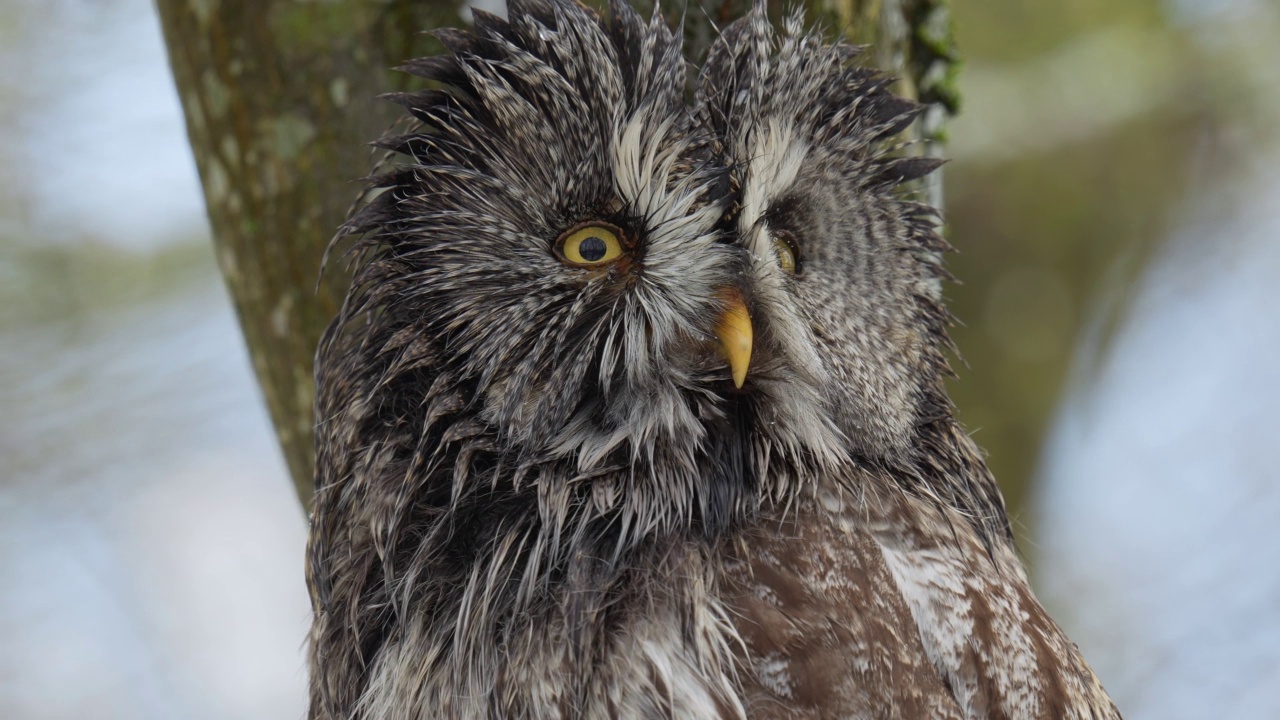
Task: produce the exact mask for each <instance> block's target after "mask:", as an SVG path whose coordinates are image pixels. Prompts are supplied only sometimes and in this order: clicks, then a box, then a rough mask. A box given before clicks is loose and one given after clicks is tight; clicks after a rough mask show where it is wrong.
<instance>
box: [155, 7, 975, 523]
mask: <svg viewBox="0 0 1280 720" xmlns="http://www.w3.org/2000/svg"><path fill="white" fill-rule="evenodd" d="M645 3H646V0H638V4H639V5H644V4H645ZM807 4H808V5H809V13H808V14H809V17H810V18H811V19H812V20H815V21H817V22H820V23H823V24H824V25H826V26H827V27H833V28H839V29H842V30H844V31H845V32H846V34H848V35H849V36H850V37H851V38H853V39H854V40H855V41H857V42H861V43H866V44H868V45H871V46H872V48H873V50H872V55H871V61H872V62H873V63H874V64H876V65H877V66H879V67H880V68H882V69H884V70H886V71H888V72H891V73H893V74H894V75H896V76H897V77H898V78H899V79H900V83H901V84H900V88H901V92H903V93H904V94H906V95H909V96H911V97H915V98H919V99H921V100H924V101H926V102H930V103H933V104H935V105H936V106H937V108H938V109H937V110H936V111H934V112H931V113H930V115H928V116H926V119H925V122H924V123H923V124H922V126H921V127H922V136H923V137H924V138H925V139H926V140H929V141H930V142H929V143H925V144H924V145H923V146H922V148H923V149H924V150H925V151H928V148H929V147H930V146H931V144H932V143H933V142H934V141H936V140H938V139H940V138H941V119H942V117H943V116H944V115H945V114H946V113H947V112H949V111H952V110H954V108H955V97H954V91H953V90H952V87H953V86H952V84H951V79H952V76H953V72H954V68H955V56H954V52H953V50H952V44H951V35H950V20H949V17H948V16H947V14H946V0H808V2H807ZM749 5H750V3H749V1H747V0H698V2H696V3H691V4H690V5H689V6H688V7H687V9H684V10H680V9H677V8H676V5H675V4H674V3H673V4H670V5H667V6H666V7H670V8H672V11H671V13H672V16H673V18H674V19H677V20H679V19H680V15H683V20H684V27H685V31H686V33H687V37H688V41H689V48H690V56H691V57H700V56H701V54H702V53H703V51H705V48H706V47H707V45H709V43H710V42H711V41H712V40H713V39H714V38H715V28H716V27H719V26H723V25H724V24H726V23H728V22H731V21H732V20H733V18H735V17H737V16H739V15H740V14H741V13H743V12H745V11H746V9H747V8H748V7H749ZM775 6H776V7H775ZM157 7H158V9H159V13H160V20H161V24H162V27H163V29H164V35H165V40H166V43H167V45H168V49H169V61H170V64H171V65H172V68H173V74H174V79H175V81H176V83H177V87H178V93H179V96H180V98H181V101H182V106H183V111H184V114H185V116H186V122H187V132H188V135H189V138H190V141H191V146H192V150H193V152H194V154H195V158H196V164H197V166H198V167H199V171H200V178H201V182H202V184H203V186H204V194H205V202H206V204H207V207H208V213H209V221H210V225H211V227H212V230H213V240H214V243H215V245H216V247H217V256H218V262H219V266H220V267H221V270H222V274H223V276H224V278H225V280H226V283H227V288H228V289H229V290H230V292H231V296H232V299H233V302H234V304H235V307H236V312H237V313H238V315H239V318H240V325H241V328H242V329H243V331H244V336H245V342H246V344H247V345H248V348H249V355H250V357H251V358H252V360H253V366H254V370H255V371H256V373H257V376H258V381H259V383H260V384H261V386H262V391H263V396H264V398H265V400H266V402H267V406H268V408H269V409H270V412H271V418H272V421H273V423H274V425H275V428H276V432H277V435H278V438H279V441H280V445H281V447H282V449H283V451H284V457H285V460H286V461H287V463H288V466H289V472H290V474H291V475H292V477H293V480H294V484H295V485H296V487H297V489H298V495H299V497H300V498H301V499H302V501H303V503H304V504H308V503H309V501H310V497H311V486H312V472H313V442H314V434H313V427H314V419H313V417H312V401H313V398H314V395H315V386H314V382H313V378H312V361H313V358H314V353H315V347H316V343H317V341H318V340H319V337H320V334H321V333H322V332H323V330H324V327H325V325H326V324H327V323H328V322H329V319H330V318H332V317H333V315H334V314H335V313H336V312H337V310H338V307H339V306H340V304H341V302H342V297H343V295H344V293H345V291H346V285H347V277H346V276H345V275H344V274H342V272H341V270H340V268H337V267H330V268H328V269H327V270H326V272H325V273H324V276H323V279H321V280H320V282H319V284H318V285H317V278H318V277H319V273H320V267H321V260H322V257H323V255H324V251H325V248H326V247H327V245H328V242H329V239H330V238H331V237H332V235H333V233H334V231H335V230H336V229H337V227H338V226H339V225H340V224H341V223H342V221H343V219H344V218H345V216H346V213H347V211H348V209H349V208H350V206H351V204H352V202H353V200H354V199H355V198H356V196H357V195H358V194H359V187H360V186H359V184H358V182H356V181H357V180H358V179H359V178H360V177H361V176H362V175H363V174H364V173H365V172H366V171H367V170H368V169H369V168H370V167H371V166H372V156H371V153H370V150H369V148H368V142H369V141H370V140H372V139H374V138H377V137H378V136H380V135H381V134H382V133H383V132H384V131H386V130H387V129H388V128H389V127H391V126H392V125H393V123H394V122H396V121H397V120H398V119H399V117H400V114H401V113H400V111H399V110H398V108H395V107H394V106H392V105H391V104H390V103H380V102H375V101H374V100H373V99H374V97H375V96H377V95H379V94H381V93H384V92H389V91H393V90H401V89H404V87H402V86H403V85H404V84H405V83H406V81H407V76H403V75H400V74H398V73H395V72H393V71H391V70H390V69H389V68H391V67H393V66H395V65H398V64H400V63H401V62H402V61H404V60H405V59H407V58H410V57H414V56H416V55H421V54H423V53H424V52H425V51H426V42H427V41H426V40H425V38H424V37H423V36H422V35H420V31H422V30H426V29H430V28H434V27H441V26H447V25H457V24H459V23H460V22H461V20H460V18H459V15H458V5H457V4H456V3H454V2H439V1H438V0H432V1H430V2H428V1H422V0H418V1H415V0H328V1H326V2H316V1H315V0H157ZM782 7H783V4H782V3H781V2H779V1H778V0H770V9H771V12H774V13H776V14H781V12H782ZM641 9H642V10H644V9H647V8H643V7H642V8H641ZM935 185H938V186H940V183H935Z"/></svg>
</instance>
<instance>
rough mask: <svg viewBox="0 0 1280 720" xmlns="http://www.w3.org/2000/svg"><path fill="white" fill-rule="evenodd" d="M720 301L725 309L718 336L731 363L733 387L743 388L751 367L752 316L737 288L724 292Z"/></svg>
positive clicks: (722, 313)
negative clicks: (748, 368) (748, 369)
mask: <svg viewBox="0 0 1280 720" xmlns="http://www.w3.org/2000/svg"><path fill="white" fill-rule="evenodd" d="M720 299H721V300H723V301H724V309H723V310H722V311H721V313H720V318H719V319H718V320H716V336H717V337H719V338H720V347H721V348H722V349H723V350H724V356H725V359H726V360H728V361H729V370H730V371H731V372H732V373H733V386H734V387H736V388H741V387H742V384H743V383H745V382H746V381H747V367H748V366H750V365H751V335H752V333H751V316H750V315H749V314H747V304H746V303H745V302H743V300H742V293H741V292H740V291H739V290H738V289H737V288H726V289H724V290H722V291H721V292H720Z"/></svg>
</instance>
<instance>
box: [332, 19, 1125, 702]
mask: <svg viewBox="0 0 1280 720" xmlns="http://www.w3.org/2000/svg"><path fill="white" fill-rule="evenodd" d="M609 14H610V17H609V18H608V19H602V18H600V17H598V16H597V15H595V14H594V13H593V12H592V11H591V10H588V9H586V8H584V7H583V6H580V5H577V4H575V3H573V2H571V1H570V0H512V2H511V4H510V8H509V18H508V19H506V20H504V19H500V18H497V17H494V16H491V15H487V14H484V13H480V12H477V13H476V14H475V23H474V28H473V29H472V30H470V31H443V32H440V33H439V35H438V37H439V39H440V40H441V41H442V43H443V44H444V45H445V47H446V48H447V53H446V54H444V55H442V56H438V57H432V58H427V59H422V60H417V61H414V62H412V63H411V64H410V65H409V66H408V69H409V70H410V71H411V72H413V73H415V74H417V75H420V76H422V77H425V78H427V79H428V80H430V81H431V82H432V83H433V84H432V86H431V88H430V89H427V90H423V91H420V92H416V93H410V94H406V95H402V96H399V97H398V98H397V99H398V100H399V101H400V102H401V103H402V104H403V105H405V106H406V107H407V108H408V111H409V113H411V114H412V116H413V117H414V118H416V125H415V126H414V128H413V129H412V130H411V132H409V133H408V134H405V135H402V136H398V137H393V138H388V139H385V140H383V141H382V145H383V146H384V147H386V148H389V149H390V150H393V151H395V152H397V153H400V154H401V157H402V158H403V159H402V161H401V162H399V163H398V164H397V165H395V166H394V167H393V168H392V169H391V170H390V171H388V172H384V173H383V174H381V175H380V176H379V177H377V179H376V180H375V181H374V186H375V187H376V188H377V191H378V192H377V194H376V195H375V197H374V199H372V200H371V201H369V202H368V203H367V204H366V205H364V207H363V208H362V209H360V210H359V211H357V213H356V214H354V215H353V217H352V219H351V220H350V221H349V223H348V225H347V227H346V232H347V234H348V236H351V237H356V238H358V240H357V244H356V248H355V257H356V261H355V264H356V272H355V279H354V283H353V286H352V289H351V292H350V294H349V296H348V299H347V302H346V305H345V307H344V308H343V309H342V312H341V314H340V316H339V317H338V318H337V320H335V322H334V324H333V325H332V326H331V328H330V330H329V332H328V334H327V335H326V337H325V339H324V341H323V342H322V345H321V349H320V353H319V357H318V374H317V378H318V383H319V396H318V403H317V413H318V447H317V453H318V458H317V462H318V468H319V469H318V475H317V490H316V498H315V512H314V516H313V519H312V529H311V539H310V544H309V552H308V555H309V559H308V580H309V585H310V588H311V594H312V602H313V604H314V609H315V617H314V626H313V630H312V633H311V650H310V658H311V685H312V693H311V711H310V713H311V717H312V718H314V719H316V720H339V719H342V720H347V719H348V718H370V719H371V718H391V719H400V718H405V719H408V718H530V719H533V718H539V719H541V718H563V719H569V718H1111V717H1117V716H1118V714H1117V712H1116V710H1115V708H1114V706H1113V705H1112V703H1111V701H1110V700H1109V699H1108V697H1107V695H1106V693H1105V692H1104V691H1103V689H1102V687H1101V686H1100V685H1099V683H1098V681H1097V680H1096V678H1095V677H1094V675H1093V673H1092V671H1091V670H1090V669H1089V667H1088V666H1087V665H1086V663H1085V661H1084V660H1083V659H1082V658H1081V656H1080V654H1079V652H1078V651H1077V650H1076V648H1075V646H1074V645H1073V644H1072V643H1071V642H1070V641H1069V640H1068V639H1067V638H1066V637H1065V636H1064V635H1063V633H1062V631H1061V630H1060V629H1059V628H1058V626H1057V625H1056V624H1055V623H1054V622H1053V621H1052V620H1051V619H1050V618H1049V617H1048V616H1047V615H1046V614H1045V611H1044V610H1043V608H1042V607H1041V606H1040V604H1039V603H1038V602H1037V600H1036V599H1035V597H1034V596H1033V595H1032V592H1031V590H1030V589H1029V587H1028V584H1027V579H1026V576H1025V574H1024V572H1023V569H1022V567H1021V564H1020V562H1019V560H1018V558H1017V556H1016V554H1015V550H1014V548H1013V542H1012V539H1011V534H1010V531H1009V525H1008V521H1007V519H1006V516H1005V511H1004V507H1003V502H1002V500H1001V498H1000V495H999V493H998V491H997V489H996V486H995V484H994V482H993V480H992V478H991V476H990V474H989V473H988V471H987V469H986V467H985V465H984V464H983V461H982V459H981V456H980V454H979V453H978V451H977V450H976V448H975V446H974V445H973V443H972V441H971V440H970V439H969V438H968V436H966V435H965V434H964V432H963V431H962V430H960V428H959V427H958V426H957V424H956V422H955V421H954V420H953V417H952V411H951V405H950V403H949V401H948V399H947V397H946V395H945V394H944V390H943V386H942V377H943V376H944V375H945V373H946V372H947V369H946V360H945V359H944V352H945V350H946V348H947V340H946V335H945V325H946V324H947V321H948V316H947V313H946V311H945V309H944V307H943V304H942V300H941V289H940V287H941V282H942V278H943V275H944V273H943V271H942V269H941V268H940V265H939V256H940V253H941V252H942V251H944V250H945V249H946V243H945V242H943V240H942V239H941V238H940V236H939V235H938V233H937V228H936V225H937V214H936V213H935V211H933V210H931V209H930V208H929V207H926V206H923V205H921V204H918V203H916V202H913V201H911V200H910V199H909V198H907V197H906V196H904V193H903V192H902V189H901V187H900V185H901V184H902V183H903V182H904V181H908V180H912V179H916V178H919V177H921V176H923V175H925V174H926V173H927V172H929V171H930V170H931V169H932V168H933V167H934V166H935V164H936V163H934V162H932V161H929V160H921V159H918V158H916V159H904V158H902V157H898V156H897V155H896V154H895V153H893V152H891V150H892V146H891V143H892V138H894V137H895V136H896V135H898V134H899V133H900V132H901V131H902V130H903V129H904V128H905V127H906V126H907V125H908V124H909V123H910V122H911V120H912V119H913V118H914V117H915V116H916V115H917V113H918V108H917V107H916V106H915V105H914V104H913V103H911V102H908V101H906V100H902V99H898V98H896V97H894V96H893V95H892V94H891V93H890V92H889V91H888V90H887V89H886V86H887V84H888V83H887V80H885V79H884V78H882V77H880V76H878V75H876V74H875V73H874V72H871V71H869V70H865V69H862V68H860V67H858V66H857V65H856V64H855V63H854V56H855V54H856V51H855V49H853V48H852V47H850V46H847V45H843V44H828V43H826V42H824V41H823V40H822V38H821V37H819V36H818V35H815V34H808V33H806V32H805V31H804V30H802V28H801V22H800V19H799V18H798V17H793V18H792V19H791V20H789V21H787V22H786V23H785V24H784V27H783V28H782V29H781V30H775V29H774V27H773V25H772V24H771V23H770V21H769V20H768V19H767V17H766V15H765V13H764V12H763V10H762V9H761V8H759V7H757V8H756V10H754V11H752V12H751V13H750V14H749V15H748V16H746V17H745V18H744V19H742V20H740V21H738V22H736V23H734V24H732V25H731V26H729V27H727V28H725V29H724V31H723V32H722V34H721V36H720V37H719V39H718V40H717V41H716V42H715V44H714V47H713V49H712V50H711V52H710V54H709V57H708V58H707V59H706V60H705V62H704V64H703V67H702V68H701V71H700V73H699V80H698V82H697V83H696V85H697V88H696V90H695V91H693V92H692V93H690V92H686V86H687V84H688V77H689V76H690V72H689V68H688V66H687V64H686V61H685V59H684V57H683V55H682V50H681V44H680V40H679V36H678V34H677V33H675V32H673V31H672V30H671V29H670V28H669V27H668V26H667V25H665V24H664V23H663V22H662V21H661V20H660V19H659V17H658V16H657V15H655V19H654V20H653V21H652V22H648V23H646V22H644V21H642V20H641V19H640V18H639V17H638V16H637V15H636V14H635V13H634V11H632V10H631V9H630V8H629V7H628V6H626V5H625V4H623V3H621V2H615V3H614V5H613V6H612V8H611V9H610V13H609ZM690 98H692V99H690Z"/></svg>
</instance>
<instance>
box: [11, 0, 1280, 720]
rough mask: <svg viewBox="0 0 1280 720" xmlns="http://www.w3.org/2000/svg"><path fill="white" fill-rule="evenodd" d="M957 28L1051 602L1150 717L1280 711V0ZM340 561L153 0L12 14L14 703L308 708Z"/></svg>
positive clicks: (994, 382) (987, 415)
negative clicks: (226, 278)
mask: <svg viewBox="0 0 1280 720" xmlns="http://www.w3.org/2000/svg"><path fill="white" fill-rule="evenodd" d="M953 12H954V17H955V20H956V23H957V36H958V40H959V44H960V47H961V50H962V52H963V54H964V57H965V60H966V66H965V68H964V70H963V72H962V74H961V76H960V92H961V97H962V102H963V112H962V114H961V116H960V117H959V118H958V119H957V120H956V121H954V122H953V123H952V124H951V126H950V129H949V137H950V139H951V144H950V147H949V149H948V155H949V156H950V157H952V158H954V160H953V162H952V163H951V164H949V165H948V166H947V168H946V177H945V196H946V202H947V214H948V217H949V220H950V224H951V235H952V241H953V243H954V244H955V245H956V246H957V247H958V248H959V250H960V252H959V253H958V254H956V255H953V256H952V257H951V258H950V267H951V269H952V270H953V272H954V273H955V274H956V275H957V276H958V277H959V278H960V280H961V282H960V283H958V284H954V285H952V286H950V289H949V293H950V295H951V298H952V302H953V307H954V310H955V312H956V314H957V316H958V317H959V318H960V320H961V322H962V323H963V324H962V325H961V326H960V327H957V328H956V329H955V331H954V333H955V338H956V341H957V343H958V345H959V347H960V350H961V353H962V355H963V358H964V361H965V362H964V363H963V364H958V367H957V369H958V372H959V375H960V378H959V380H958V381H957V382H955V383H954V384H953V388H952V390H953V393H954V397H955V399H956V401H957V403H958V404H959V407H960V414H961V417H962V419H963V421H964V422H965V424H966V426H967V427H968V428H969V429H970V430H971V431H973V432H974V433H975V436H976V438H977V439H978V441H979V442H980V443H981V444H982V445H983V446H984V447H985V448H986V450H987V451H988V453H989V459H990V462H991V465H992V467H993V469H994V470H995V473H996V475H997V477H998V478H999V479H1000V480H1001V483H1002V485H1003V486H1004V488H1005V491H1006V493H1007V495H1008V497H1009V501H1010V509H1011V513H1012V514H1013V517H1014V521H1015V525H1016V527H1017V531H1018V533H1019V536H1020V538H1021V542H1022V547H1023V551H1024V553H1025V554H1026V556H1027V559H1028V561H1029V562H1030V564H1031V565H1032V568H1033V572H1034V575H1035V578H1036V582H1037V585H1038V587H1039V589H1040V591H1041V593H1042V595H1043V596H1044V598H1045V599H1046V602H1047V603H1048V604H1049V605H1050V606H1051V609H1052V610H1053V612H1054V613H1055V615H1056V616H1057V617H1058V618H1059V619H1060V621H1061V622H1062V624H1063V625H1065V626H1066V627H1067V629H1068V631H1069V632H1070V633H1071V635H1072V636H1073V638H1074V639H1076V640H1077V641H1078V642H1079V644H1080V645H1081V646H1082V648H1083V649H1084V651H1085V654H1086V655H1087V657H1088V658H1089V659H1090V660H1091V662H1092V663H1093V664H1094V666H1095V668H1096V670H1097V671H1098V674H1099V675H1100V677H1101V678H1102V680H1103V682H1104V684H1106V685H1107V687H1108V688H1109V690H1110V691H1111V693H1112V694H1113V696H1114V697H1115V699H1116V701H1117V703H1118V704H1119V706H1120V707H1121V709H1122V711H1124V712H1125V714H1126V717H1129V718H1137V719H1142V718H1207V717H1224V718H1225V717H1230V718H1276V717H1280V470H1278V469H1277V468H1280V463H1277V461H1276V459H1275V456H1274V455H1273V453H1274V452H1276V441H1277V438H1278V436H1280V433H1278V431H1277V421H1276V419H1275V415H1276V409H1277V408H1280V362H1278V361H1277V357H1280V280H1277V279H1278V278H1280V136H1278V135H1277V129H1278V128H1280V4H1278V3H1276V2H1272V1H1268V0H1123V1H1121V0H1063V1H1061V2H1054V3H1027V2H1024V1H1023V0H955V2H954V8H953ZM357 172H359V170H353V175H354V174H355V173H357ZM304 540H305V524H304V520H303V516H302V511H301V509H300V507H299V505H298V502H297V500H296V497H295V495H294V492H293V489H292V487H291V485H290V483H289V481H288V478H287V474H286V470H285V467H284V463H283V462H282V460H281V458H280V454H279V450H278V449H277V447H276V444H275V439H274V435H273V433H272V431H271V428H270V424H269V422H268V420H267V416H266V412H265V410H264V409H263V406H262V402H261V397H260V394H259V392H258V390H257V387H256V385H255V383H254V381H253V377H252V372H251V368H250V365H249V361H248V358H247V356H246V353H245V350H244V345H243V341H242V340H241V338H240V335H239V332H238V329H237V326H236V324H235V319H234V317H233V314H232V311H231V307H230V303H229V301H228V298H227V296H226V293H225V291H224V289H223V286H222V283H221V280H220V278H219V276H218V273H217V269H216V266H215V262H214V255H213V250H212V247H211V244H210V241H209V237H208V229H207V227H206V223H205V217H204V212H203V206H202V201H201V195H200V189H199V184H198V180H197V177H196V174H195V168H194V165H193V162H192V160H191V154H190V151H189V149H188V147H187V143H186V135H185V129H184V126H183V121H182V115H181V111H180V108H179V105H178V100H177V96H176V94H175V91H174V88H173V82H172V79H171V77H170V75H169V70H168V67H167V64H166V58H165V52H164V47H163V43H162V40H161V36H160V30H159V25H158V23H157V20H156V17H155V10H154V8H153V7H152V5H151V4H150V3H149V2H147V0H0V588H3V590H2V591H0V717H4V718H14V719H21V720H27V719H32V720H34V719H37V718H50V719H55V718H56V719H62V718H81V717H94V718H148V719H149V718H163V719H168V718H193V719H194V718H249V719H256V718H262V719H264V720H265V719H267V718H300V717H302V716H303V714H304V710H305V702H304V696H305V691H304V682H305V673H304V660H303V640H304V634H305V630H306V626H307V613H308V605H307V600H306V595H305V591H304V588H303V580H302V553H303V544H304Z"/></svg>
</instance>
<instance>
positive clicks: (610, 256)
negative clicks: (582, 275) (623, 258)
mask: <svg viewBox="0 0 1280 720" xmlns="http://www.w3.org/2000/svg"><path fill="white" fill-rule="evenodd" d="M621 236H622V231H621V230H620V229H618V228H616V227H614V226H612V225H606V224H604V223H591V224H590V225H583V226H581V227H578V228H575V229H573V230H570V231H569V232H567V233H565V234H564V235H561V236H560V240H559V242H557V243H556V251H557V254H559V256H560V259H561V260H563V261H564V262H565V263H568V264H569V265H576V266H578V267H587V268H592V267H600V266H601V265H604V264H605V263H608V262H612V261H614V260H616V259H618V256H619V255H621V254H622V239H621Z"/></svg>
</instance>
